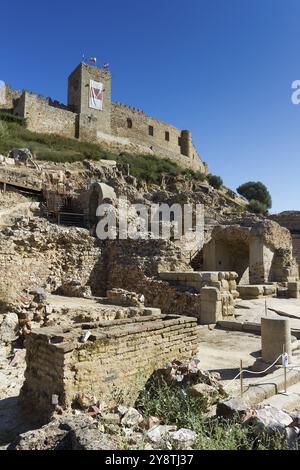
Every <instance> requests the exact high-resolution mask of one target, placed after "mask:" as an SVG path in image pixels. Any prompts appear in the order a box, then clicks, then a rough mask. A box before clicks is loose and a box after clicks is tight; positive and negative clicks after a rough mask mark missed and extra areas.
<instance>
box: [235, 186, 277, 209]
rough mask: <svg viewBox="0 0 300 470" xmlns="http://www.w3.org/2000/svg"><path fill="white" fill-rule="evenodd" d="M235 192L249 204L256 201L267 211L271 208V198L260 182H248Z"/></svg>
mask: <svg viewBox="0 0 300 470" xmlns="http://www.w3.org/2000/svg"><path fill="white" fill-rule="evenodd" d="M237 192H238V193H239V194H240V195H241V196H244V197H245V198H246V199H247V200H248V201H249V202H250V201H258V202H259V203H261V204H262V206H263V207H264V208H265V210H266V211H267V210H268V209H270V208H271V207H272V198H271V195H270V193H269V191H268V189H267V187H266V186H265V185H264V184H263V183H261V182H260V181H257V182H255V181H248V182H247V183H244V184H242V185H241V186H239V187H238V188H237Z"/></svg>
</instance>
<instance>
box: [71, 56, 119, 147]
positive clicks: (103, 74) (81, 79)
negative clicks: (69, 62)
mask: <svg viewBox="0 0 300 470" xmlns="http://www.w3.org/2000/svg"><path fill="white" fill-rule="evenodd" d="M68 106H69V109H70V110H72V111H73V112H75V113H77V114H78V129H77V137H82V138H86V137H89V138H96V137H97V132H102V133H105V134H110V133H111V73H110V72H109V71H108V70H106V69H103V68H99V67H95V66H93V65H88V64H85V63H84V62H81V63H80V64H79V65H78V66H77V67H76V69H75V70H74V71H73V72H72V73H71V74H70V76H69V78H68Z"/></svg>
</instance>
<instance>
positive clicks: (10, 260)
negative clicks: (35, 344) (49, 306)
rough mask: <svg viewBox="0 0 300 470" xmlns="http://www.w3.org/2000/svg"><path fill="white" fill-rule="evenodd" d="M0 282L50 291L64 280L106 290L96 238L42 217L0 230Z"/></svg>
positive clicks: (85, 232) (96, 291)
mask: <svg viewBox="0 0 300 470" xmlns="http://www.w3.org/2000/svg"><path fill="white" fill-rule="evenodd" d="M0 246H1V254H0V283H2V284H3V285H6V283H9V284H11V285H13V286H15V288H16V290H17V291H21V290H22V289H32V288H34V287H37V286H39V287H44V288H46V289H47V290H49V291H51V292H54V291H56V290H57V289H60V287H61V286H62V284H64V283H65V282H66V281H67V280H68V279H73V280H76V279H77V280H78V281H79V282H80V284H81V285H83V286H84V285H89V286H91V289H92V291H93V293H94V295H103V294H104V293H105V290H106V271H105V267H104V266H103V263H102V258H101V250H100V248H99V246H98V244H97V240H96V239H94V238H93V237H90V236H89V233H88V231H87V230H84V229H78V228H66V227H59V226H56V225H52V224H49V223H47V222H46V221H45V220H43V219H31V220H30V221H28V220H27V221H26V220H25V219H23V221H22V222H17V223H16V224H15V225H14V226H12V227H10V228H7V229H4V230H3V231H2V232H1V233H0Z"/></svg>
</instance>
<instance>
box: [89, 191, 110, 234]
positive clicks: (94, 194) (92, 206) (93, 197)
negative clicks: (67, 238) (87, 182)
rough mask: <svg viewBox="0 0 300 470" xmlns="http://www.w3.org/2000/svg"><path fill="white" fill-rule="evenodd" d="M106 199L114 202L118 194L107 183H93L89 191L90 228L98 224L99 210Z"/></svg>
mask: <svg viewBox="0 0 300 470" xmlns="http://www.w3.org/2000/svg"><path fill="white" fill-rule="evenodd" d="M104 199H108V200H112V201H113V200H115V199H116V193H115V191H114V189H113V188H112V187H111V186H109V185H108V184H105V183H99V182H96V183H93V184H92V185H91V187H90V189H89V204H88V220H89V224H90V226H93V225H95V224H96V223H97V221H98V217H97V216H96V212H97V208H98V206H99V205H100V204H101V203H102V202H103V201H104Z"/></svg>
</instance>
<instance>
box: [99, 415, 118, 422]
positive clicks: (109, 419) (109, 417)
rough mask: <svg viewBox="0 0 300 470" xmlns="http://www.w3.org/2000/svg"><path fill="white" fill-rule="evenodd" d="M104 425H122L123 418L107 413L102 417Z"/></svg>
mask: <svg viewBox="0 0 300 470" xmlns="http://www.w3.org/2000/svg"><path fill="white" fill-rule="evenodd" d="M101 421H103V422H104V424H120V422H121V418H120V416H119V415H118V414H117V413H106V414H102V415H101Z"/></svg>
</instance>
